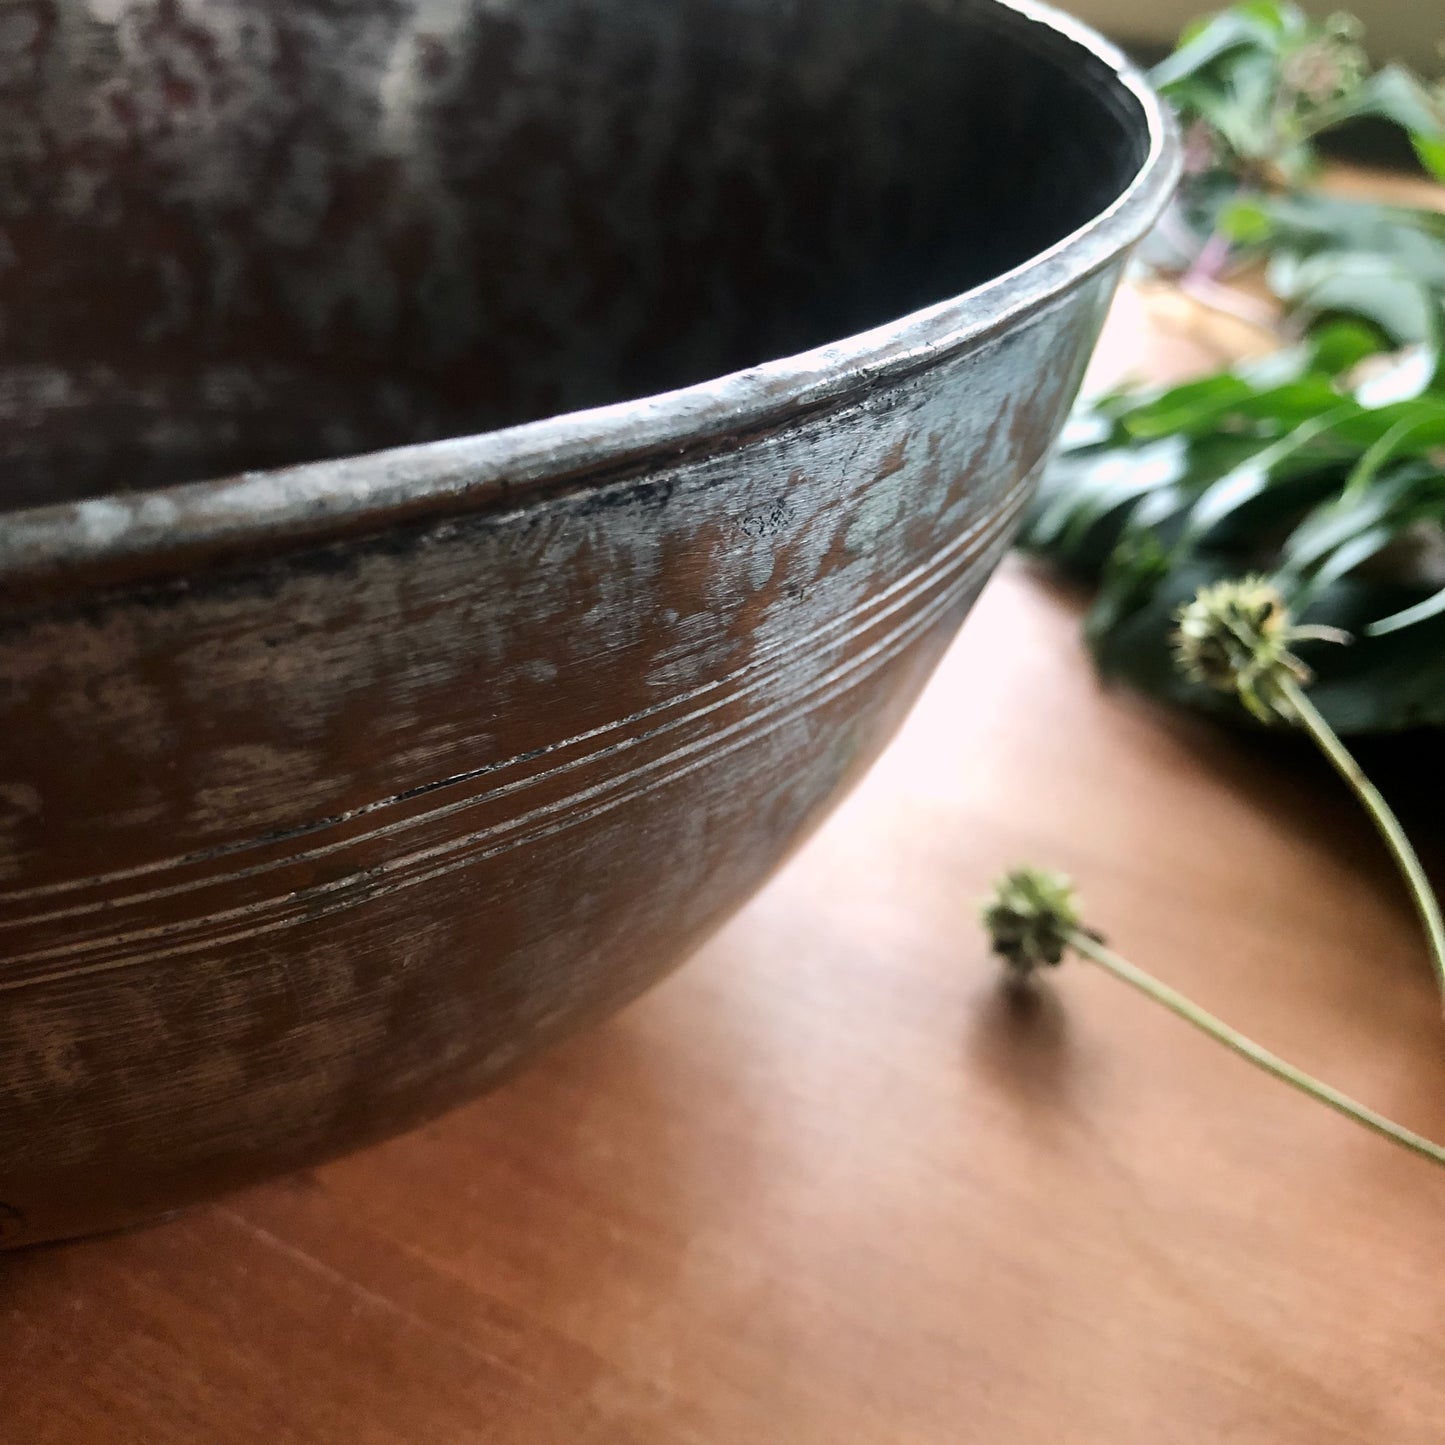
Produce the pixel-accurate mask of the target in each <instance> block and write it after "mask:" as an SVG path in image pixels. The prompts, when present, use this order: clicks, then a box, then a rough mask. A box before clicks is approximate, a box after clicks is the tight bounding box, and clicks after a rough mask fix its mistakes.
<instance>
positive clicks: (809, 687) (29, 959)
mask: <svg viewBox="0 0 1445 1445" xmlns="http://www.w3.org/2000/svg"><path fill="white" fill-rule="evenodd" d="M1007 521H1008V516H1007V514H1003V515H1002V516H1001V521H1000V524H999V526H998V527H997V528H995V529H994V530H995V533H997V532H998V531H1001V530H1002V529H1003V527H1004V526H1005V525H1006V524H1007ZM973 560H974V557H973V555H972V554H969V555H968V556H965V557H963V558H960V559H957V561H956V562H955V564H954V567H953V570H957V569H958V568H960V567H963V566H965V565H966V564H967V563H969V562H971V561H973ZM922 590H925V589H920V591H919V592H916V593H915V594H914V596H915V597H916V596H918V595H921V592H922ZM906 625H907V619H906V618H905V619H904V623H903V624H901V626H900V628H899V629H897V630H895V632H894V633H891V634H887V635H885V636H884V637H883V638H882V639H880V640H879V641H878V642H875V643H874V644H872V646H871V647H869V648H867V649H864V650H863V651H862V652H860V653H858V654H856V655H855V658H853V659H847V660H845V662H844V663H843V664H840V666H842V667H844V668H846V667H848V666H849V664H850V663H853V662H855V661H856V660H858V659H865V660H866V659H867V658H868V657H869V656H870V655H871V654H872V653H873V652H874V651H876V650H877V649H878V648H879V647H881V646H883V645H885V644H886V643H887V642H888V641H889V640H890V638H892V637H895V636H897V635H898V631H901V630H902V627H903V626H906ZM836 675H838V674H837V669H836V668H835V671H834V672H833V673H824V674H821V675H816V676H814V677H812V678H810V679H809V680H808V681H807V682H806V683H805V684H804V685H803V686H802V687H800V688H797V689H794V690H792V691H791V692H784V693H782V694H780V695H779V696H777V697H776V698H774V699H773V701H772V702H771V703H770V704H768V706H767V707H766V708H763V709H759V710H757V711H755V712H752V713H750V714H749V715H748V716H747V717H746V718H743V719H741V720H740V721H739V722H737V723H734V724H732V725H731V726H730V727H729V728H727V729H724V730H723V731H722V732H721V733H717V734H711V735H709V737H705V738H701V739H697V740H695V741H694V742H692V743H689V744H684V745H683V747H681V748H678V749H674V750H673V751H672V752H670V753H664V754H663V755H661V756H660V757H658V758H654V759H652V760H651V761H649V762H646V763H643V764H640V765H639V766H638V767H636V768H634V769H632V770H630V771H628V772H624V773H619V774H616V775H614V776H613V777H611V778H608V779H606V780H605V781H604V782H602V783H599V784H595V785H593V787H592V788H590V789H582V790H580V791H579V792H577V793H574V794H571V795H569V796H568V797H566V798H562V799H558V800H554V801H553V802H552V803H549V804H544V805H542V806H541V807H540V808H535V809H532V810H531V811H530V812H527V813H524V814H520V815H518V816H517V817H514V818H508V819H502V820H501V821H500V822H498V823H496V824H492V825H490V826H489V827H488V828H486V829H483V830H481V831H480V832H478V833H474V834H470V835H464V836H463V837H462V838H461V839H451V840H443V841H441V842H439V843H436V844H433V845H431V846H430V847H429V848H424V849H419V850H417V851H416V852H413V853H411V854H406V855H403V856H402V857H400V858H393V859H388V860H385V861H384V862H382V863H380V864H376V865H374V866H373V867H372V868H371V869H359V870H357V871H355V872H353V873H351V874H349V875H347V877H345V878H339V879H335V880H333V881H331V882H329V883H326V884H321V885H317V886H315V887H312V888H307V889H303V890H299V891H292V892H289V893H283V894H278V895H274V896H273V897H271V898H267V899H258V900H255V901H253V902H250V903H245V904H240V905H238V906H236V907H234V908H230V909H225V910H222V911H220V912H217V913H213V914H206V915H202V916H201V917H200V918H190V919H184V920H179V921H177V922H174V923H168V924H161V925H155V926H153V927H149V928H137V929H131V930H129V931H128V932H125V933H120V934H111V935H106V936H102V937H99V938H90V939H87V940H81V941H79V942H75V943H70V944H59V945H54V946H52V947H49V948H41V949H36V950H33V951H32V952H30V953H28V954H23V955H16V956H13V957H12V958H11V959H9V960H8V963H9V966H11V967H15V966H19V965H23V964H27V963H40V962H49V961H52V960H57V959H61V958H76V957H80V956H83V955H85V954H94V953H97V952H101V953H103V952H104V951H105V950H106V949H107V948H108V947H113V946H120V947H122V948H124V946H125V945H128V944H132V943H137V942H142V941H145V940H148V939H164V938H174V937H176V936H177V935H184V934H186V933H188V932H194V931H195V930H196V929H197V928H198V927H201V928H204V927H207V926H210V925H215V924H219V923H224V922H228V921H230V920H233V919H238V918H244V917H247V916H251V917H254V916H255V915H256V914H257V913H260V912H265V911H267V910H268V909H270V908H273V907H275V906H277V904H278V903H279V904H281V905H283V906H284V904H285V903H286V902H287V901H289V900H293V899H299V900H301V902H302V904H303V906H306V905H308V904H309V901H310V900H311V899H314V898H317V897H321V896H324V895H325V894H327V893H332V892H338V891H341V890H344V889H346V888H349V887H352V886H354V885H355V884H356V883H357V882H358V881H360V880H361V879H364V878H366V877H367V876H374V875H375V874H378V873H383V872H391V871H395V870H397V869H400V868H403V867H405V866H407V865H408V864H409V863H411V862H413V861H416V860H424V859H426V858H429V857H432V856H438V855H439V854H442V853H445V852H447V851H451V850H453V849H455V848H456V847H459V846H464V845H465V844H466V843H468V842H470V841H477V840H479V839H480V838H482V837H484V836H493V835H495V834H497V833H499V832H503V831H505V830H507V829H508V828H518V827H522V826H523V825H525V824H526V823H528V822H529V821H531V820H533V819H535V818H537V817H540V816H546V815H548V814H550V813H552V812H555V811H558V810H562V809H566V808H567V807H569V806H571V805H572V803H574V802H576V801H579V800H584V799H585V798H587V797H588V796H591V795H592V794H593V793H595V792H596V791H597V790H598V789H602V790H606V789H612V788H618V787H621V786H623V785H625V784H626V783H627V782H628V781H630V780H631V779H632V778H634V777H637V776H640V775H642V774H644V773H647V772H651V771H654V770H655V769H657V768H658V767H660V766H663V765H665V764H667V763H668V762H670V761H673V760H675V759H676V758H678V757H683V756H686V755H687V754H688V753H690V752H691V751H694V750H696V749H698V748H701V747H706V746H707V745H708V743H709V742H710V741H711V740H712V739H713V738H716V737H726V736H728V735H729V733H732V732H735V731H737V730H739V729H746V728H747V727H748V725H749V724H750V723H751V722H752V721H755V720H757V719H760V718H766V717H768V716H770V715H772V714H775V713H777V712H778V711H779V710H781V709H785V708H787V707H788V706H789V705H790V704H791V703H792V702H794V701H795V700H797V699H800V698H801V699H804V700H806V698H807V697H808V695H809V694H810V693H811V692H814V691H816V690H817V689H818V688H820V687H822V686H824V685H826V683H827V682H828V680H829V678H830V677H832V676H836ZM805 705H806V703H805ZM655 735H656V734H652V735H650V736H655ZM606 751H607V752H609V753H610V752H615V751H616V749H615V748H612V749H608V750H606ZM522 781H525V780H522ZM517 786H518V784H513V785H509V787H508V789H507V790H506V791H509V792H510V791H514V790H515V788H516V787H517ZM502 791H503V790H501V789H494V790H491V791H489V792H488V793H487V794H484V795H482V796H481V797H480V798H478V799H474V800H471V801H474V802H476V803H477V804H478V805H480V804H481V803H482V802H485V801H488V800H490V799H491V798H494V797H496V796H498V795H500V794H501V793H502Z"/></svg>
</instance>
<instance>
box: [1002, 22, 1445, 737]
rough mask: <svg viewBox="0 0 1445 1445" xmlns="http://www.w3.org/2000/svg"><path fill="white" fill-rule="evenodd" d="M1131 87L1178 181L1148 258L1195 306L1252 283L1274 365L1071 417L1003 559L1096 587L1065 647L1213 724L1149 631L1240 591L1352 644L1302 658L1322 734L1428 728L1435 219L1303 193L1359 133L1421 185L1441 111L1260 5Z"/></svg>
mask: <svg viewBox="0 0 1445 1445" xmlns="http://www.w3.org/2000/svg"><path fill="white" fill-rule="evenodd" d="M1155 79H1156V81H1157V83H1158V84H1159V85H1160V86H1161V88H1162V89H1163V91H1164V93H1165V94H1166V95H1167V96H1168V97H1169V98H1170V99H1171V100H1172V101H1173V103H1174V104H1175V106H1176V108H1177V109H1178V110H1179V112H1180V117H1181V120H1182V121H1183V122H1184V124H1185V126H1186V135H1187V136H1188V138H1189V146H1188V149H1189V151H1190V162H1189V167H1188V174H1187V175H1186V178H1185V181H1184V184H1183V186H1182V187H1181V192H1180V196H1179V199H1178V201H1177V202H1176V204H1175V206H1174V207H1173V209H1172V210H1171V212H1170V214H1169V216H1168V217H1166V221H1165V223H1163V224H1162V225H1161V228H1160V230H1159V232H1158V233H1156V236H1155V237H1154V238H1153V242H1152V244H1151V247H1150V249H1149V256H1150V258H1151V260H1152V261H1153V263H1154V264H1155V265H1156V266H1161V267H1163V268H1165V269H1166V270H1168V271H1169V272H1170V273H1171V274H1173V275H1175V276H1176V278H1177V281H1178V284H1180V285H1181V286H1184V287H1185V288H1186V289H1191V290H1193V291H1194V292H1195V294H1202V295H1203V297H1204V299H1205V300H1206V301H1207V302H1208V303H1209V304H1224V305H1229V304H1230V303H1229V300H1228V297H1229V294H1230V293H1229V288H1228V287H1226V286H1224V285H1222V282H1223V280H1224V279H1226V278H1228V277H1229V276H1231V275H1232V274H1233V273H1234V271H1235V270H1236V269H1238V268H1241V267H1248V266H1253V267H1257V268H1259V267H1262V268H1263V275H1264V278H1265V280H1266V282H1267V284H1268V286H1269V287H1270V289H1271V290H1272V291H1273V293H1274V295H1275V296H1276V297H1277V298H1278V301H1279V302H1280V304H1281V307H1282V316H1283V320H1282V323H1281V346H1280V349H1279V350H1278V351H1277V352H1275V353H1274V354H1272V355H1270V356H1267V357H1265V358H1264V359H1263V360H1260V361H1256V362H1253V363H1250V364H1247V365H1241V366H1239V367H1234V368H1231V369H1228V370H1225V371H1220V372H1217V373H1214V374H1212V375H1208V376H1203V377H1200V378H1198V379H1197V380H1194V381H1191V382H1188V383H1185V384H1184V385H1182V386H1172V387H1162V388H1161V387H1148V386H1140V385H1130V386H1125V387H1122V388H1120V389H1118V390H1115V391H1113V392H1110V393H1108V394H1106V395H1103V396H1098V397H1095V398H1093V399H1092V400H1090V401H1088V402H1087V403H1085V404H1084V405H1082V406H1081V407H1079V408H1078V409H1077V410H1076V412H1075V415H1074V417H1073V418H1072V420H1071V422H1070V424H1069V426H1068V427H1067V428H1066V430H1065V433H1064V436H1063V438H1062V439H1061V444H1060V448H1059V450H1058V452H1057V454H1056V457H1055V459H1054V461H1053V463H1052V465H1051V466H1050V468H1049V469H1048V470H1047V472H1046V475H1045V477H1044V481H1043V485H1042V487H1041V489H1040V493H1039V496H1038V498H1037V500H1036V503H1035V505H1034V508H1033V511H1032V513H1031V515H1030V517H1029V518H1028V520H1027V522H1026V524H1025V528H1024V532H1023V537H1022V544H1023V545H1024V546H1025V547H1026V548H1028V549H1030V550H1032V551H1034V552H1036V553H1038V554H1040V555H1042V556H1044V557H1047V558H1049V559H1050V560H1052V561H1054V562H1055V563H1057V564H1058V565H1060V566H1061V567H1063V568H1064V569H1066V570H1068V571H1069V572H1071V573H1072V574H1074V575H1076V576H1079V577H1081V578H1083V579H1085V580H1086V581H1088V582H1090V583H1092V584H1094V585H1096V586H1097V588H1098V594H1097V597H1096V599H1095V602H1094V605H1093V607H1092V609H1091V611H1090V613H1089V616H1088V620H1087V624H1086V634H1087V637H1088V639H1089V642H1090V644H1091V647H1092V649H1093V651H1094V654H1095V657H1096V659H1097V661H1098V663H1099V665H1100V667H1101V669H1102V671H1104V672H1105V673H1106V674H1108V675H1113V676H1117V677H1120V678H1122V679H1125V680H1127V681H1129V682H1131V683H1133V684H1135V685H1137V686H1139V687H1141V688H1143V689H1145V690H1146V691H1150V692H1153V693H1156V694H1159V695H1162V696H1165V697H1168V698H1170V699H1173V700H1176V701H1180V702H1184V703H1187V704H1190V705H1193V706H1200V707H1207V708H1212V709H1215V710H1217V711H1224V712H1228V713H1231V714H1233V715H1236V716H1238V715H1239V709H1238V707H1237V705H1236V704H1235V703H1234V702H1233V701H1231V700H1230V699H1229V698H1227V697H1226V696H1225V695H1223V694H1220V693H1217V692H1214V691H1213V690H1211V689H1209V688H1208V687H1205V686H1203V685H1201V684H1200V683H1199V682H1198V681H1197V680H1191V679H1189V678H1186V677H1184V676H1181V675H1180V674H1179V673H1178V672H1177V671H1176V670H1175V669H1174V668H1173V666H1172V665H1171V661H1170V655H1169V634H1170V631H1171V628H1172V625H1173V618H1174V615H1175V613H1176V612H1177V610H1178V608H1179V607H1180V605H1181V604H1183V603H1184V602H1185V601H1186V600H1187V599H1188V598H1190V597H1191V596H1193V595H1194V593H1195V592H1196V591H1197V590H1198V589H1199V588H1200V587H1201V586H1203V585H1206V584H1208V583H1211V582H1215V581H1218V580H1220V579H1224V578H1232V577H1237V576H1239V575H1241V574H1243V573H1247V572H1262V573H1265V574H1267V575H1268V576H1269V577H1270V578H1271V580H1272V581H1273V583H1274V584H1275V585H1276V586H1277V587H1278V588H1279V589H1280V591H1281V592H1282V594H1283V596H1284V597H1285V599H1286V601H1287V603H1288V605H1289V606H1290V607H1291V609H1292V610H1293V611H1294V612H1295V613H1296V614H1297V615H1299V616H1301V617H1303V618H1304V619H1305V620H1306V621H1307V622H1309V623H1314V624H1319V625H1324V626H1329V627H1333V628H1337V629H1342V630H1344V631H1348V632H1349V633H1351V634H1352V635H1353V636H1354V637H1355V638H1356V642H1355V644H1354V645H1353V646H1352V647H1350V648H1348V649H1334V650H1333V651H1332V652H1326V651H1320V650H1318V649H1314V648H1312V647H1311V646H1308V645H1307V647H1306V657H1307V659H1308V660H1309V661H1310V662H1311V663H1312V664H1313V665H1314V666H1315V669H1316V671H1317V673H1318V686H1317V687H1316V689H1315V690H1314V692H1313V694H1312V695H1313V698H1314V701H1315V704H1316V706H1317V707H1318V709H1319V712H1320V713H1321V715H1322V716H1323V717H1324V718H1325V719H1326V720H1327V721H1328V722H1329V724H1330V726H1331V727H1332V728H1334V729H1335V731H1337V732H1338V733H1341V734H1344V735H1349V734H1353V733H1368V732H1388V731H1394V730H1399V729H1405V728H1413V727H1419V726H1441V725H1445V665H1442V659H1445V215H1441V214H1437V213H1436V212H1433V211H1428V210H1421V209H1412V208H1408V207H1400V206H1385V205H1377V204H1371V203H1366V202H1358V201H1347V200H1343V199H1341V198H1339V197H1335V196H1330V195H1326V194H1323V193H1321V192H1319V191H1316V190H1312V189H1310V188H1309V182H1310V181H1311V179H1312V178H1313V177H1314V175H1315V173H1316V171H1317V167H1318V155H1317V152H1316V141H1317V139H1318V137H1319V136H1320V135H1321V134H1323V133H1325V132H1327V131H1328V130H1329V129H1331V128H1332V127H1333V126H1335V125H1337V124H1340V123H1342V122H1343V121H1345V120H1347V119H1352V118H1356V117H1359V116H1362V115H1374V116H1378V117H1384V118H1386V119H1388V120H1391V121H1393V122H1395V123H1397V124H1399V125H1402V126H1404V127H1405V128H1406V130H1408V131H1409V132H1410V134H1411V135H1412V137H1413V139H1414V142H1415V147H1416V150H1417V152H1418V154H1419V155H1420V157H1421V159H1422V162H1424V163H1425V164H1426V165H1427V166H1429V167H1431V168H1432V169H1433V170H1434V171H1435V172H1436V173H1437V174H1439V173H1441V172H1442V169H1445V120H1442V114H1445V111H1442V96H1441V93H1440V91H1439V89H1438V88H1434V89H1432V88H1430V87H1428V86H1426V85H1425V84H1424V83H1423V82H1421V81H1419V80H1418V79H1417V78H1415V77H1414V76H1412V75H1410V74H1409V72H1407V71H1404V70H1403V69H1401V68H1400V67H1387V68H1386V69H1384V70H1381V71H1371V70H1370V69H1369V67H1368V65H1367V64H1366V62H1365V60H1364V57H1363V52H1362V51H1361V50H1360V48H1359V43H1358V27H1357V26H1355V25H1354V23H1353V22H1349V21H1346V20H1344V19H1341V18H1338V17H1337V18H1336V19H1334V20H1332V21H1328V22H1325V23H1323V24H1316V23H1314V22H1311V21H1309V20H1307V19H1306V18H1305V17H1304V16H1303V14H1302V13H1301V12H1300V11H1299V10H1298V9H1297V8H1296V7H1294V6H1292V5H1281V4H1276V3H1273V0H1251V3H1246V4H1241V5H1236V6H1234V7H1232V8H1231V9H1229V10H1226V11H1223V12H1221V13H1220V14H1219V15H1217V16H1214V17H1212V18H1211V19H1209V20H1207V21H1205V22H1201V23H1200V24H1199V25H1198V26H1196V27H1194V28H1193V29H1192V30H1190V31H1188V32H1186V34H1185V36H1184V37H1183V39H1182V40H1181V43H1180V46H1179V48H1178V50H1177V51H1176V52H1175V54H1174V55H1173V56H1172V57H1171V58H1170V59H1169V60H1166V61H1165V62H1164V64H1163V65H1162V66H1161V67H1159V69H1158V70H1157V71H1156V72H1155ZM1201 288H1203V289H1202V292H1201Z"/></svg>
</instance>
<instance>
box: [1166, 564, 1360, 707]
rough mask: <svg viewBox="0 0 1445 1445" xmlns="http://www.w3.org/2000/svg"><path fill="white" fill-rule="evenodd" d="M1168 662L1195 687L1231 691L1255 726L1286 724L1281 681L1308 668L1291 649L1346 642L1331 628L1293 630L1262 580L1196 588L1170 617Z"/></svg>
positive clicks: (1304, 678) (1297, 679) (1298, 679)
mask: <svg viewBox="0 0 1445 1445" xmlns="http://www.w3.org/2000/svg"><path fill="white" fill-rule="evenodd" d="M1175 620H1176V622H1177V624H1178V625H1177V627H1176V629H1175V632H1174V636H1173V638H1172V642H1173V646H1174V661H1175V663H1176V665H1177V666H1178V667H1179V669H1180V671H1181V672H1183V673H1184V675H1185V676H1186V677H1188V678H1189V679H1191V680H1192V681H1194V682H1202V683H1204V684H1205V685H1206V686H1208V687H1213V688H1217V689H1218V690H1219V691H1220V692H1232V693H1234V694H1235V695H1236V696H1237V697H1238V698H1239V700H1240V701H1241V702H1242V703H1243V704H1244V705H1245V707H1247V708H1248V709H1249V710H1250V712H1252V713H1253V714H1254V715H1255V717H1257V718H1259V720H1260V721H1261V722H1269V721H1270V720H1271V719H1272V718H1274V717H1283V718H1285V719H1287V720H1292V718H1293V711H1292V710H1291V708H1290V706H1289V703H1288V701H1287V698H1286V693H1287V691H1288V689H1287V688H1285V687H1283V686H1282V685H1281V684H1282V683H1284V682H1285V680H1288V681H1290V682H1294V683H1307V682H1308V681H1309V680H1310V670H1309V668H1307V667H1306V666H1305V665H1304V663H1302V662H1301V661H1300V660H1299V658H1297V657H1296V656H1295V655H1294V653H1292V652H1291V651H1290V645H1291V644H1292V643H1294V642H1298V641H1301V640H1303V639H1307V638H1317V639H1321V640H1326V641H1331V642H1348V641H1349V636H1348V634H1346V633H1343V632H1339V631H1337V630H1336V629H1335V628H1331V627H1296V626H1295V625H1294V623H1293V622H1292V621H1291V619H1290V614H1289V609H1288V608H1287V607H1286V606H1285V603H1284V598H1283V597H1282V596H1281V595H1280V593H1279V589H1278V588H1277V587H1275V585H1274V584H1273V583H1272V582H1269V581H1268V580H1266V579H1265V578H1263V577H1257V576H1256V577H1240V578H1237V579H1231V580H1227V581H1224V582H1215V583H1213V584H1211V585H1210V586H1208V587H1201V588H1200V589H1199V591H1198V592H1197V593H1195V595H1194V598H1193V600H1192V601H1190V602H1186V603H1185V604H1184V606H1183V607H1181V608H1180V609H1179V611H1178V613H1177V614H1176V615H1175Z"/></svg>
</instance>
